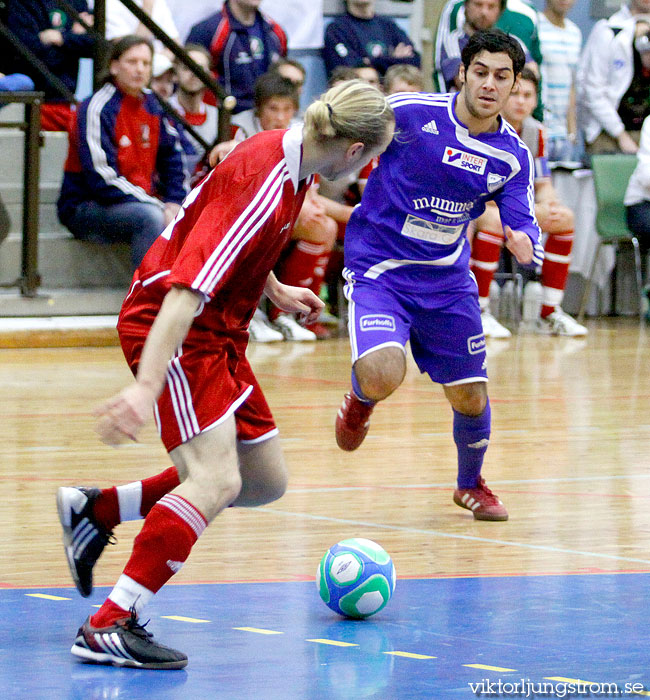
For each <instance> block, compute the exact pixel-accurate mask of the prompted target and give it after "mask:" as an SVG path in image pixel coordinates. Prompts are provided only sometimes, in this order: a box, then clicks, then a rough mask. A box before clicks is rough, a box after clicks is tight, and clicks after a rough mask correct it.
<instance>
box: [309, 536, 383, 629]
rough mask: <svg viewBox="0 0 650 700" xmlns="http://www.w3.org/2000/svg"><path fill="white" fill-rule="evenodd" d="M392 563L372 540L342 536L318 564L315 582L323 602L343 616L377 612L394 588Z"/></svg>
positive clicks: (356, 616)
mask: <svg viewBox="0 0 650 700" xmlns="http://www.w3.org/2000/svg"><path fill="white" fill-rule="evenodd" d="M395 580H396V576H395V567H394V566H393V561H392V559H391V558H390V556H389V554H388V553H387V552H386V550H385V549H383V547H381V546H380V545H378V544H377V543H376V542H373V541H372V540H366V539H363V538H362V537H357V538H354V539H349V540H342V541H341V542H339V543H338V544H335V545H334V546H333V547H330V549H329V550H328V551H327V552H326V554H325V556H324V557H323V558H322V559H321V561H320V564H319V565H318V572H317V573H316V585H317V586H318V592H319V593H320V597H321V598H322V600H323V602H324V603H325V605H327V606H328V607H329V608H331V609H332V610H334V612H336V613H338V614H339V615H343V616H344V617H354V618H357V619H363V618H364V617H370V615H374V614H375V613H376V612H379V611H380V610H381V609H382V608H383V607H384V606H385V605H386V603H388V601H389V600H390V598H391V596H392V595H393V591H394V590H395Z"/></svg>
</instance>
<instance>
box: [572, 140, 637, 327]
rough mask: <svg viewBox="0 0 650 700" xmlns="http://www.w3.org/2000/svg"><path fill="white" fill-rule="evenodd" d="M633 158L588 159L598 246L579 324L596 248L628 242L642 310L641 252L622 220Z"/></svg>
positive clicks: (589, 288)
mask: <svg viewBox="0 0 650 700" xmlns="http://www.w3.org/2000/svg"><path fill="white" fill-rule="evenodd" d="M636 162H637V159H636V156H634V155H628V154H625V153H616V154H612V155H595V156H593V157H592V159H591V170H592V173H593V178H594V187H595V189H596V204H597V205H598V212H597V214H596V232H597V233H598V239H599V240H598V246H597V248H596V254H595V255H594V260H593V262H592V264H591V270H590V272H589V279H588V280H587V284H586V285H585V291H584V293H583V295H582V301H581V303H580V311H579V312H578V319H579V320H580V321H582V319H583V318H584V314H585V307H586V306H587V300H588V299H589V295H590V294H591V289H592V285H593V277H594V270H595V269H596V263H597V262H598V255H599V254H600V248H601V246H603V245H614V246H618V244H619V243H621V242H629V243H631V244H632V247H633V249H634V266H635V268H636V284H637V291H638V294H639V309H641V308H642V306H641V300H642V295H643V280H642V275H641V252H640V250H639V241H638V240H637V238H636V236H635V235H634V234H633V233H632V232H631V231H630V230H629V229H628V227H627V224H626V218H625V205H624V204H623V197H624V196H625V190H626V189H627V183H628V181H629V179H630V177H631V175H632V172H633V171H634V168H635V167H636Z"/></svg>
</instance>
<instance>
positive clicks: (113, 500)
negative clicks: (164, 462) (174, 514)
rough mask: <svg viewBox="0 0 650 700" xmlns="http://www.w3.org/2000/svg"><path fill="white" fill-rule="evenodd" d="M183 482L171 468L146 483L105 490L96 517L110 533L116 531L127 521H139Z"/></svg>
mask: <svg viewBox="0 0 650 700" xmlns="http://www.w3.org/2000/svg"><path fill="white" fill-rule="evenodd" d="M179 483H180V481H179V479H178V470H177V469H176V467H169V469H165V471H164V472H161V473H160V474H156V475H155V476H151V477H149V478H148V479H143V480H142V481H134V482H132V483H130V484H124V485H122V486H112V487H110V488H107V489H102V492H101V494H100V496H99V498H97V500H96V501H95V504H94V506H93V515H94V516H95V518H97V521H98V522H99V524H100V525H102V526H103V527H104V528H105V529H106V530H112V529H113V528H114V527H115V526H116V525H119V524H120V523H121V522H124V521H126V520H139V519H140V518H141V517H142V518H144V517H145V516H146V515H147V513H148V512H149V511H150V510H151V508H152V506H153V505H154V504H155V503H156V502H158V501H159V500H160V499H161V498H162V497H163V496H164V495H165V494H166V493H169V492H170V491H173V489H175V488H176V487H177V486H178V484H179Z"/></svg>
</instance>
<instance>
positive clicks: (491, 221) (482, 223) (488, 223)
mask: <svg viewBox="0 0 650 700" xmlns="http://www.w3.org/2000/svg"><path fill="white" fill-rule="evenodd" d="M476 230H477V231H489V232H491V233H501V232H502V230H503V227H502V225H501V217H500V216H499V210H498V208H497V207H496V206H487V207H486V208H485V212H484V213H483V214H481V216H480V217H479V218H478V219H477V221H476Z"/></svg>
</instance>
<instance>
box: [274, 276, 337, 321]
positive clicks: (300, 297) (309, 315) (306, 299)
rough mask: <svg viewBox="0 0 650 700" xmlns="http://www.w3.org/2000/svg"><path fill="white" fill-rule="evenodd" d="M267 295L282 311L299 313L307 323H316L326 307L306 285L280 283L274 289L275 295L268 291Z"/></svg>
mask: <svg viewBox="0 0 650 700" xmlns="http://www.w3.org/2000/svg"><path fill="white" fill-rule="evenodd" d="M267 296H268V297H269V299H271V301H272V302H273V303H274V304H275V305H276V306H277V307H278V308H279V309H281V310H282V311H287V312H289V313H292V314H299V315H300V317H301V319H302V321H304V323H306V324H307V325H309V324H310V323H315V322H316V319H317V318H318V317H319V316H320V313H321V311H322V310H323V309H324V308H325V304H324V303H323V301H321V300H320V299H319V298H318V297H317V296H316V295H315V294H314V292H312V291H311V289H307V288H306V287H291V286H289V285H287V284H281V283H279V284H278V286H277V287H276V288H275V289H274V291H273V296H271V294H268V292H267Z"/></svg>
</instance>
